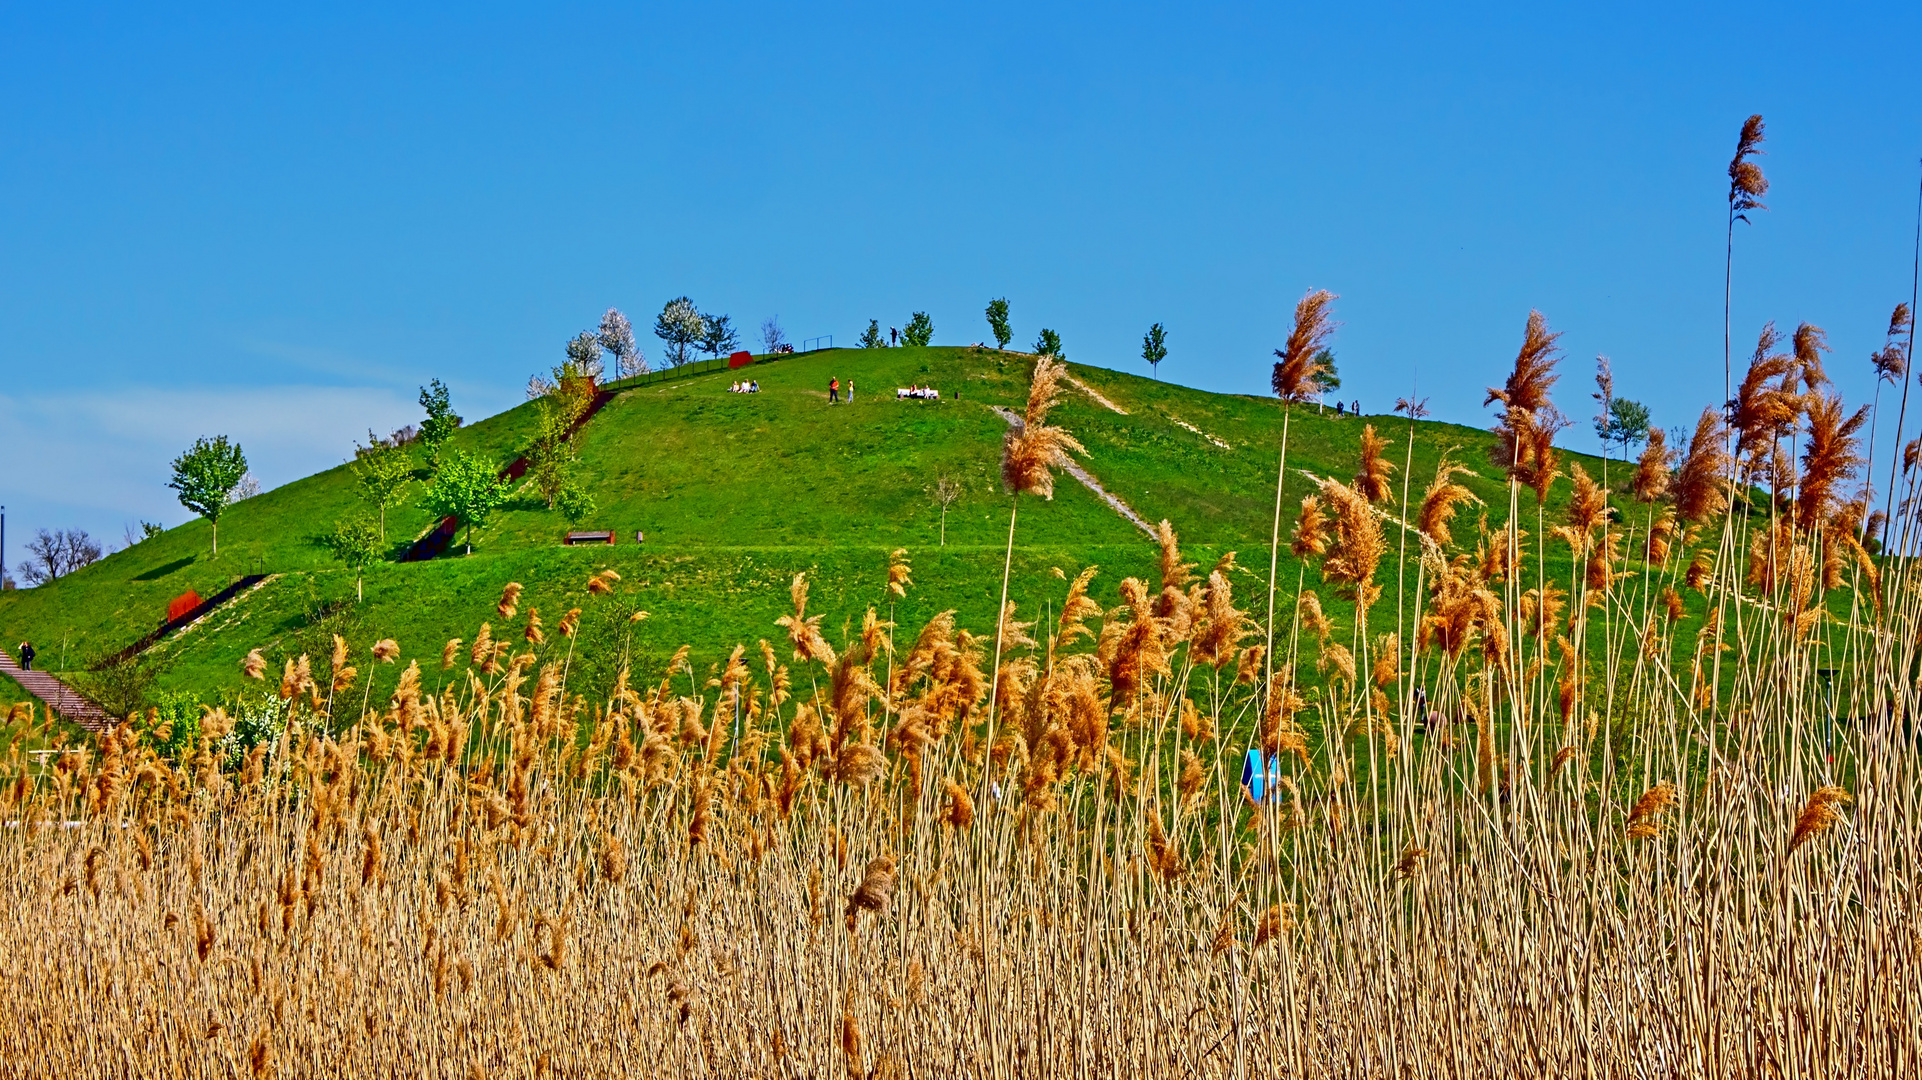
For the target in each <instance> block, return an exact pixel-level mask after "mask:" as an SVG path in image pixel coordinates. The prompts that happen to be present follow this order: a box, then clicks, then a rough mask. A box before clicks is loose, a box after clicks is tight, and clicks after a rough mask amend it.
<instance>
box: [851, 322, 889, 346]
mask: <svg viewBox="0 0 1922 1080" xmlns="http://www.w3.org/2000/svg"><path fill="white" fill-rule="evenodd" d="M854 344H855V347H856V348H861V349H885V348H887V347H888V339H887V338H884V337H882V336H881V320H879V319H869V320H868V328H867V329H866V330H864V331H862V332H861V339H860V340H859V341H856V342H855V343H854Z"/></svg>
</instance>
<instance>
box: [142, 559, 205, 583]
mask: <svg viewBox="0 0 1922 1080" xmlns="http://www.w3.org/2000/svg"><path fill="white" fill-rule="evenodd" d="M193 564H194V560H193V556H191V555H189V556H187V557H186V558H184V559H175V560H174V561H172V562H170V563H161V564H160V565H159V566H156V567H154V568H153V569H151V570H149V571H147V572H146V573H144V574H135V575H134V580H135V581H159V580H160V579H161V578H164V577H166V576H167V575H168V574H171V573H173V572H174V571H176V570H184V569H186V568H187V567H189V566H192V565H193Z"/></svg>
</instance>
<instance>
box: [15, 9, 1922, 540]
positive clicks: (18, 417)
mask: <svg viewBox="0 0 1922 1080" xmlns="http://www.w3.org/2000/svg"><path fill="white" fill-rule="evenodd" d="M1337 8H1339V10H1337ZM1918 31H1922V5H1915V4H1886V5H1881V6H1879V7H1874V8H1872V7H1868V6H1862V7H1855V8H1847V9H1844V8H1843V7H1842V6H1838V7H1837V8H1836V9H1830V8H1828V6H1827V5H1811V4H1797V5H1781V6H1760V5H1756V6H1750V7H1748V8H1746V9H1733V8H1730V7H1728V6H1727V5H1718V6H1708V5H1703V6H1701V7H1700V8H1699V9H1696V10H1689V9H1688V7H1687V6H1686V5H1676V4H1661V5H1650V6H1647V7H1641V8H1628V7H1615V6H1612V5H1607V6H1605V5H1584V6H1582V7H1580V8H1579V9H1576V8H1568V9H1553V8H1551V7H1549V6H1547V5H1533V4H1531V5H1515V6H1513V7H1511V8H1507V9H1496V8H1489V9H1482V10H1479V11H1476V12H1474V13H1471V14H1465V15H1464V14H1455V13H1451V14H1448V15H1438V14H1436V13H1434V12H1433V11H1431V10H1428V9H1426V8H1415V7H1409V8H1395V7H1372V8H1366V9H1364V8H1362V7H1359V6H1353V5H1316V6H1313V7H1304V8H1301V9H1297V10H1289V9H1287V8H1284V7H1282V6H1280V5H1270V4H1250V5H1245V6H1221V5H1212V6H1205V7H1204V6H1181V5H1167V4H1157V5H1126V4H1107V5H1098V6H1097V5H1077V6H1049V5H1044V4H1034V3H1021V4H992V3H970V4H964V5H963V4H873V5H835V6H823V7H820V8H818V9H815V10H803V9H802V7H801V6H799V5H773V4H768V5H760V4H720V3H706V4H699V5H681V6H647V7H639V8H632V9H605V10H603V9H595V8H589V7H583V6H565V7H563V6H560V5H529V6H528V7H527V8H525V9H518V10H517V9H495V8H490V7H487V6H486V5H482V4H468V5H448V6H447V7H446V8H445V9H442V10H416V11H394V10H390V9H389V6H387V5H381V6H378V7H369V8H364V9H363V8H358V7H355V6H353V5H348V4H330V5H310V6H307V7H304V8H298V9H296V8H293V7H290V6H286V5H258V4H249V5H238V6H235V7H234V8H232V9H230V10H218V9H215V8H212V7H205V8H202V9H201V10H199V11H197V12H194V13H190V14H176V13H172V12H157V11H154V10H151V9H147V8H140V9H133V8H129V9H115V8H105V7H92V6H87V5H83V4H12V5H7V6H5V7H0V102H4V104H0V446H4V452H5V462H6V468H5V469H4V472H0V502H3V503H5V504H6V505H7V506H8V515H7V517H8V551H7V559H8V562H9V563H10V564H11V563H13V562H16V561H18V558H19V554H20V544H21V540H22V538H23V537H24V536H25V535H26V534H27V532H28V531H29V530H31V529H33V528H37V527H60V526H81V527H85V528H88V529H90V530H92V531H93V532H94V533H95V534H96V535H97V536H103V537H105V538H107V539H109V540H111V541H113V542H115V543H116V544H117V542H118V540H119V537H120V535H121V531H122V526H123V524H124V523H126V522H129V521H133V520H136V519H140V518H148V519H155V520H161V521H164V522H167V523H169V524H172V523H176V522H179V521H181V520H184V519H185V518H186V516H187V514H186V512H185V511H184V510H182V509H181V508H180V507H179V506H178V505H177V504H176V503H174V502H173V499H172V493H171V492H170V491H168V490H167V489H166V488H165V486H164V484H165V480H166V476H167V460H168V459H169V458H170V457H171V456H172V455H173V454H174V453H176V452H178V451H179V450H180V449H181V448H183V447H184V446H186V445H187V444H188V443H189V442H191V440H192V439H193V438H194V436H196V435H200V434H213V433H220V432H224V433H227V434H230V435H233V436H234V437H236V438H238V439H239V440H240V441H241V442H242V444H243V445H244V446H245V447H246V448H247V450H248V452H249V454H250V456H251V457H252V458H253V460H254V463H255V471H256V472H257V473H258V474H259V476H260V479H261V480H262V481H263V482H265V483H266V484H267V485H268V486H272V485H274V484H278V483H283V482H286V481H288V480H291V479H294V478H296V477H299V476H301V475H305V474H307V473H309V472H312V471H314V470H316V469H318V468H322V467H325V466H328V465H332V464H335V463H337V462H339V461H340V460H342V459H343V458H344V457H346V456H347V455H348V454H349V453H350V452H351V449H352V447H351V443H352V440H353V438H354V437H355V436H357V435H364V432H365V431H366V429H367V428H369V427H373V428H376V429H378V430H382V431H385V430H390V429H391V428H393V427H395V426H398V425H399V424H400V423H403V422H405V421H407V420H409V419H411V418H412V417H413V416H414V414H415V413H416V412H417V410H416V408H415V406H414V403H413V396H414V393H415V387H417V386H418V385H419V384H420V383H422V382H424V381H426V380H427V379H428V378H430V377H433V376H440V377H442V378H444V379H445V380H446V381H447V382H448V383H449V384H450V385H451V386H452V387H453V390H454V396H455V403H456V406H457V407H458V408H459V409H460V410H461V411H463V412H465V413H466V414H467V415H469V416H482V415H486V414H488V413H491V412H493V411H496V410H498V409H501V408H504V407H506V406H509V405H511V404H513V403H514V402H516V401H517V400H519V399H520V397H521V392H522V388H523V386H524V385H525V382H526V379H527V377H528V375H529V374H530V373H532V372H534V371H536V370H540V369H544V368H545V367H547V366H549V365H551V364H552V363H554V362H555V361H556V360H557V359H558V358H559V356H560V349H561V345H562V343H563V342H564V341H565V339H566V338H567V337H569V336H570V335H571V334H572V333H574V332H576V331H578V330H580V329H582V328H584V327H587V326H589V325H591V324H592V323H593V322H594V321H595V320H596V319H597V317H598V316H599V314H600V312H601V311H602V310H604V309H605V308H607V307H608V306H610V305H615V306H619V307H621V308H622V309H624V310H626V311H627V312H629V314H630V315H631V316H633V317H634V321H635V322H636V324H637V325H638V324H641V323H643V322H644V321H647V320H651V317H652V314H653V313H654V312H656V311H658V310H659V308H660V306H661V304H662V303H663V302H665V301H666V300H667V299H669V298H671V297H674V296H678V295H680V294H682V293H686V294H689V295H691V296H692V297H693V298H694V299H695V301H696V302H697V303H698V304H699V305H700V306H701V307H702V308H704V309H707V310H711V311H720V312H727V313H730V314H731V315H733V316H734V319H735V321H736V322H737V323H738V324H742V325H743V326H744V327H746V328H750V329H751V328H752V327H754V326H756V325H758V324H759V322H760V320H761V319H762V318H764V317H765V316H768V315H779V316H780V318H781V321H782V323H783V324H784V325H785V326H786V328H787V330H788V333H789V335H790V337H792V338H794V339H797V340H798V339H799V338H801V337H805V336H812V335H815V334H829V333H831V334H833V335H835V338H836V340H837V342H840V343H851V342H852V340H853V338H854V336H855V335H856V334H857V333H858V332H859V331H860V330H861V328H862V327H863V326H865V325H866V322H867V320H868V319H869V318H879V319H880V320H881V322H882V325H883V326H887V325H889V324H894V325H901V324H903V323H904V322H905V320H906V318H907V316H908V314H909V313H910V312H912V311H915V310H925V311H928V312H929V313H931V314H932V316H933V318H934V323H935V327H936V333H935V340H936V342H937V343H955V344H960V343H966V342H970V341H974V340H977V339H981V338H984V337H986V336H987V331H986V329H985V326H984V323H983V321H982V318H981V310H982V307H983V305H984V304H985V303H986V301H987V300H988V299H990V298H992V297H996V296H1004V295H1005V296H1006V297H1008V299H1009V301H1010V302H1011V303H1012V305H1013V310H1014V323H1015V332H1016V335H1017V343H1019V344H1024V345H1025V344H1026V343H1028V342H1031V341H1032V340H1033V339H1034V336H1035V334H1036V332H1037V331H1038V330H1039V329H1040V328H1041V327H1043V326H1048V327H1052V328H1054V329H1056V330H1057V331H1059V332H1060V334H1061V335H1062V337H1063V338H1064V340H1065V343H1066V351H1067V353H1068V355H1069V356H1070V358H1071V359H1074V360H1077V361H1085V362H1088V363H1094V364H1101V365H1107V366H1112V367H1118V368H1122V369H1127V370H1142V369H1143V368H1144V365H1143V364H1142V363H1141V361H1140V360H1139V359H1138V356H1139V342H1140V338H1141V334H1142V331H1143V330H1144V329H1146V327H1147V326H1148V324H1149V323H1151V322H1155V321H1159V322H1162V323H1164V324H1166V325H1167V327H1168V330H1169V334H1170V349H1171V354H1170V357H1169V359H1168V361H1167V362H1166V363H1165V364H1163V365H1162V374H1163V376H1164V377H1166V378H1170V379H1174V380H1179V381H1182V382H1186V383H1190V384H1192V385H1196V386H1201V387H1206V388H1209V389H1216V390H1233V391H1245V392H1262V391H1264V390H1265V388H1266V382H1267V372H1268V367H1269V363H1270V359H1271V358H1270V355H1269V352H1270V350H1271V349H1273V348H1274V347H1275V346H1276V345H1277V344H1279V343H1280V341H1281V339H1282V337H1283V336H1284V335H1285V333H1286V331H1287V325H1288V319H1289V314H1290V311H1291V309H1292V305H1293V303H1294V301H1295V300H1296V299H1297V298H1298V297H1299V296H1300V295H1301V294H1302V293H1303V292H1304V291H1305V290H1307V289H1310V288H1314V287H1326V288H1330V289H1333V290H1334V291H1336V292H1338V293H1340V294H1341V301H1340V303H1339V305H1338V309H1337V310H1338V317H1339V318H1340V319H1341V320H1342V322H1343V326H1342V328H1341V330H1340V332H1339V334H1338V336H1337V338H1336V340H1335V347H1336V350H1337V352H1338V354H1339V356H1340V361H1341V369H1342V374H1343V377H1344V378H1345V380H1346V386H1345V388H1344V391H1343V396H1344V397H1358V398H1360V399H1361V401H1362V404H1363V405H1364V407H1366V408H1367V409H1368V410H1369V411H1376V410H1378V409H1383V408H1385V407H1386V406H1387V405H1388V404H1389V403H1390V401H1391V400H1392V399H1393V398H1394V397H1396V396H1398V395H1403V394H1408V393H1410V392H1411V391H1412V390H1413V387H1414V384H1415V381H1416V379H1417V378H1419V380H1420V387H1421V389H1420V393H1421V394H1422V395H1423V396H1427V397H1431V398H1432V403H1431V407H1432V408H1433V409H1434V412H1435V415H1436V416H1437V417H1438V418H1442V419H1450V420H1456V421H1461V422H1464V423H1473V424H1484V423H1486V422H1487V413H1486V411H1485V410H1484V409H1482V408H1481V399H1482V391H1483V388H1484V387H1486V386H1487V385H1489V384H1490V383H1495V382H1499V381H1500V379H1501V378H1502V376H1503V374H1504V373H1505V371H1506V368H1507V366H1508V365H1509V363H1510V362H1511V360H1512V358H1513V355H1514V351H1515V347H1516V345H1517V343H1518V342H1519V340H1520V335H1521V330H1522V325H1523V322H1524V320H1525V318H1526V316H1527V313H1528V311H1529V309H1530V308H1531V307H1534V308H1540V309H1541V310H1542V311H1543V312H1545V313H1546V314H1547V316H1548V317H1549V320H1550V322H1551V323H1552V325H1553V326H1554V327H1555V328H1556V329H1558V330H1561V331H1564V332H1565V336H1564V338H1563V339H1562V340H1563V344H1564V345H1565V346H1566V348H1567V351H1568V357H1567V360H1566V361H1565V363H1564V369H1563V370H1564V378H1563V380H1562V383H1561V385H1560V387H1559V390H1558V397H1559V400H1560V401H1561V403H1562V405H1563V407H1564V409H1565V410H1566V411H1567V412H1569V413H1570V414H1572V415H1574V416H1577V417H1586V416H1587V415H1588V414H1589V412H1590V402H1589V400H1588V396H1587V395H1588V392H1589V390H1590V389H1591V388H1592V387H1591V384H1590V375H1591V372H1592V368H1593V358H1594V356H1595V354H1597V353H1606V354H1608V355H1609V356H1611V357H1612V358H1613V359H1614V362H1615V371H1616V377H1617V387H1618V393H1620V394H1621V395H1623V396H1626V397H1632V398H1639V399H1641V400H1644V401H1646V402H1648V403H1649V404H1650V405H1651V406H1652V408H1653V409H1654V413H1655V419H1656V421H1657V422H1658V423H1659V424H1662V425H1664V426H1669V425H1675V424H1680V423H1684V422H1687V421H1689V420H1690V419H1691V418H1692V417H1693V416H1694V415H1695V414H1696V413H1697V412H1698V411H1699V410H1700V409H1701V407H1702V406H1703V405H1705V404H1708V403H1711V402H1713V401H1715V400H1717V399H1719V398H1720V397H1721V394H1722V371H1721V349H1722V342H1721V335H1722V244H1723V213H1724V198H1725V194H1726V186H1727V181H1726V179H1725V177H1724V173H1723V170H1724V168H1725V167H1726V165H1727V161H1728V158H1729V155H1730V153H1731V151H1732V150H1733V146H1734V140H1735V134H1736V130H1737V128H1738V126H1739V125H1740V123H1741V121H1742V118H1743V117H1744V116H1746V115H1747V114H1748V113H1750V112H1761V113H1763V114H1764V115H1765V116H1766V117H1767V120H1768V129H1769V141H1768V143H1767V149H1768V151H1769V155H1768V156H1767V157H1766V158H1764V159H1763V165H1764V168H1765V169H1766V170H1767V172H1768V175H1769V178H1770V180H1771V181H1772V183H1773V185H1774V188H1773V190H1772V191H1771V193H1770V196H1769V198H1768V203H1769V205H1770V207H1771V209H1770V210H1768V211H1767V212H1766V213H1763V214H1760V215H1759V216H1758V218H1757V221H1756V224H1755V225H1754V226H1753V227H1752V228H1744V229H1741V230H1740V232H1739V233H1738V236H1737V239H1736V256H1737V269H1736V302H1735V326H1736V338H1737V353H1738V357H1739V355H1740V354H1741V353H1743V352H1744V351H1746V348H1745V346H1744V345H1743V344H1742V342H1744V341H1748V342H1752V341H1753V338H1754V335H1755V331H1756V329H1757V328H1758V327H1759V326H1760V324H1761V323H1762V322H1763V321H1764V320H1766V319H1776V320H1779V321H1780V322H1782V323H1783V324H1785V326H1792V325H1793V324H1794V323H1795V322H1797V321H1799V320H1808V321H1811V322H1815V323H1818V324H1820V325H1822V326H1824V327H1826V328H1827V329H1828V331H1829V334H1830V340H1831V341H1832V343H1833V344H1834V345H1835V347H1836V351H1835V355H1834V357H1833V358H1832V359H1831V361H1830V368H1831V371H1832V372H1833V373H1835V375H1836V376H1837V381H1838V383H1839V384H1840V385H1841V386H1842V388H1843V390H1844V392H1845V393H1847V394H1848V395H1849V396H1850V397H1851V398H1853V399H1865V398H1866V396H1867V394H1868V392H1869V391H1870V390H1871V389H1872V386H1871V383H1870V379H1869V376H1868V366H1867V362H1866V357H1867V355H1868V354H1869V352H1870V351H1871V350H1872V349H1873V348H1875V347H1877V346H1879V345H1880V343H1881V336H1882V330H1883V327H1884V325H1885V323H1886V320H1887V318H1888V314H1889V309H1890V308H1891V307H1892V306H1893V305H1894V303H1895V302H1896V301H1897V300H1900V299H1906V298H1907V297H1908V296H1909V289H1910V267H1911V258H1912V243H1913V239H1914V228H1915V207H1916V191H1917V172H1918V170H1917V160H1918V157H1922V89H1919V87H1922V84H1919V83H1918V77H1919V73H1922V68H1918V65H1917V62H1916V58H1917V56H1918V48H1917V37H1918ZM644 346H645V347H646V348H647V349H648V352H649V356H650V358H651V359H658V356H659V349H658V342H656V341H655V340H654V339H653V338H651V337H644ZM1912 427H1913V425H1912ZM1886 438H1887V436H1886V435H1885V436H1884V439H1885V442H1886ZM1564 441H1565V442H1567V443H1568V444H1570V445H1576V446H1586V447H1592V446H1593V445H1594V439H1593V436H1592V435H1591V434H1589V433H1588V432H1587V430H1586V425H1585V424H1584V425H1583V426H1582V427H1578V428H1576V429H1573V430H1571V431H1570V432H1569V433H1568V434H1567V435H1566V436H1564Z"/></svg>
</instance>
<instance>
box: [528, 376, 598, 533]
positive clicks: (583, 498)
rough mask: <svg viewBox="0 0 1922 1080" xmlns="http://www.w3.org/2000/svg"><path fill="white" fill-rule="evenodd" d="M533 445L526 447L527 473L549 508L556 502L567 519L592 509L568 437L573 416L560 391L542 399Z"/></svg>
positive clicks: (573, 518)
mask: <svg viewBox="0 0 1922 1080" xmlns="http://www.w3.org/2000/svg"><path fill="white" fill-rule="evenodd" d="M537 408H538V410H539V416H540V420H539V423H538V426H537V427H536V432H535V436H534V445H533V446H532V447H530V448H529V449H528V451H527V474H528V476H529V477H530V478H532V480H533V481H534V490H536V491H538V492H540V495H541V498H542V499H543V500H545V501H546V503H547V508H548V509H549V510H552V509H555V508H556V507H557V506H558V507H559V508H560V509H561V511H562V512H563V513H565V514H566V515H567V517H568V519H569V520H570V521H579V520H580V519H581V518H582V517H585V516H586V515H587V514H590V513H592V512H593V509H594V503H593V499H592V498H591V497H590V496H589V495H588V494H587V489H586V486H585V485H584V484H583V483H582V482H581V479H580V455H579V454H577V453H576V452H575V450H574V444H573V442H572V441H571V440H569V439H568V437H567V436H568V432H569V431H570V430H571V429H572V427H573V423H572V418H571V416H570V414H569V412H568V404H567V402H566V400H565V399H564V397H563V396H562V394H561V392H560V391H558V390H557V391H555V393H553V394H551V395H549V396H548V397H547V398H546V399H543V400H542V401H541V403H540V405H539V406H537Z"/></svg>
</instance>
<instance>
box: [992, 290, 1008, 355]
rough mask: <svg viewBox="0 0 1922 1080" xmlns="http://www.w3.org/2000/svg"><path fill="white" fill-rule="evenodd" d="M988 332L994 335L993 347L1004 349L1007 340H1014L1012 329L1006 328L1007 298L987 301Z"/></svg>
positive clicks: (1006, 345)
mask: <svg viewBox="0 0 1922 1080" xmlns="http://www.w3.org/2000/svg"><path fill="white" fill-rule="evenodd" d="M988 332H989V333H992V334H993V335H994V347H995V348H997V349H1002V350H1005V349H1007V347H1008V342H1010V341H1012V340H1014V331H1012V330H1010V329H1008V300H1007V297H1002V298H1001V299H999V300H990V301H988Z"/></svg>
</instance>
